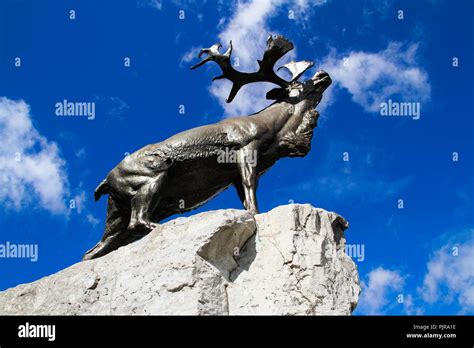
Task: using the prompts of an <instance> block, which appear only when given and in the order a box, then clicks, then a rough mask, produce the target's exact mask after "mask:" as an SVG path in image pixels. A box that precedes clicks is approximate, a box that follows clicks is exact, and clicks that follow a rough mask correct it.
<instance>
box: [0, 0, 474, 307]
mask: <svg viewBox="0 0 474 348" xmlns="http://www.w3.org/2000/svg"><path fill="white" fill-rule="evenodd" d="M71 10H73V11H75V12H74V14H75V18H74V19H71V12H70V11H71ZM180 11H184V12H180ZM400 11H403V12H400ZM180 14H181V17H182V16H183V14H184V18H182V19H181V18H180ZM472 18H473V4H472V2H471V1H435V0H432V1H428V0H426V1H360V0H357V1H349V0H347V1H342V0H327V1H324V0H313V1H310V0H268V1H267V0H248V1H240V2H236V3H234V2H225V1H210V0H209V1H157V0H155V1H148V0H137V1H132V0H130V1H111V0H107V1H92V0H90V1H89V0H88V1H73V0H70V1H42V2H39V1H33V0H30V1H20V0H18V1H10V0H6V1H2V2H1V4H0V76H1V78H0V209H1V210H0V212H1V213H0V244H5V243H6V242H10V243H16V244H32V243H33V244H37V245H38V250H39V254H38V260H37V261H36V262H31V261H30V260H29V259H15V258H0V290H1V289H6V288H9V287H12V286H16V285H18V284H21V283H25V282H30V281H33V280H36V279H38V278H40V277H43V276H46V275H49V274H52V273H54V272H57V271H59V270H61V269H63V268H65V267H67V266H69V265H72V264H74V263H76V262H78V261H79V260H80V258H81V256H82V254H83V253H84V251H85V250H87V249H89V248H90V247H91V246H92V245H94V244H95V243H96V242H97V241H98V240H99V239H100V237H101V235H102V229H103V225H104V218H105V207H106V200H105V199H103V200H101V201H100V202H98V203H94V202H93V196H92V193H93V190H94V188H95V187H96V185H97V184H98V183H99V182H100V181H101V180H102V179H103V178H104V177H105V176H106V175H107V173H108V171H109V170H111V169H112V168H113V167H114V166H115V165H116V164H117V163H118V162H119V161H120V160H121V159H122V158H123V156H124V154H125V153H127V152H133V151H135V150H137V149H138V148H140V147H142V146H144V145H146V144H149V143H154V142H158V141H161V140H163V139H166V138H167V137H169V136H171V135H173V134H175V133H176V132H179V131H182V130H185V129H189V128H192V127H196V126H200V125H203V124H208V123H212V122H216V121H219V120H221V119H222V118H223V117H229V116H237V115H241V114H243V115H245V114H249V113H252V112H255V111H258V110H259V108H262V107H264V106H265V105H266V101H265V99H264V95H265V92H266V91H268V89H269V86H268V85H265V84H262V85H254V86H246V87H245V88H244V89H243V90H242V91H241V92H240V93H239V95H238V96H237V98H236V99H235V101H234V102H233V103H232V104H225V98H226V96H227V94H228V87H229V85H228V84H227V83H226V82H225V81H222V82H221V81H220V82H215V83H214V84H212V83H211V77H213V76H216V75H217V74H218V68H217V67H215V66H211V65H209V66H208V67H204V68H201V69H198V70H196V71H191V70H189V69H188V67H189V66H191V65H192V64H193V63H194V62H196V54H197V50H198V49H199V48H200V47H203V46H204V47H208V46H210V45H211V44H213V43H215V42H222V44H223V45H224V47H227V42H228V41H229V39H232V40H233V43H234V53H233V55H234V57H237V58H239V68H240V69H242V70H247V71H251V70H255V67H256V59H259V58H260V56H261V55H262V53H263V49H264V46H265V40H266V38H267V36H268V34H269V33H273V34H277V33H278V34H283V35H285V36H287V37H288V38H290V39H291V40H292V41H293V42H294V44H295V47H296V49H295V50H294V51H293V52H292V53H291V54H289V55H288V57H285V58H284V60H283V61H288V60H290V59H298V60H303V59H305V60H313V61H314V62H315V67H316V68H324V69H325V70H326V71H327V72H328V73H329V74H330V75H331V76H332V78H333V80H334V84H333V86H331V87H330V89H329V90H328V91H326V93H325V97H324V98H323V101H322V102H321V104H320V106H319V107H318V110H319V111H320V113H321V117H320V121H319V125H318V128H317V129H316V131H315V136H314V138H313V146H312V151H311V153H310V154H309V155H308V156H307V157H305V158H300V159H296V158H293V159H284V160H281V161H280V162H278V163H277V165H275V166H274V167H273V168H272V169H271V170H270V172H269V173H267V174H266V175H265V176H263V177H262V178H261V180H260V185H259V191H258V199H259V205H260V209H261V210H262V211H268V210H271V209H272V208H274V207H276V206H278V205H282V204H287V203H288V202H290V201H293V202H295V203H310V204H312V205H313V206H316V207H321V208H324V209H326V210H330V211H335V212H337V213H339V214H341V215H342V216H344V217H345V218H346V219H347V220H348V221H349V223H350V228H349V229H348V230H347V232H346V236H347V241H348V243H350V244H357V245H361V246H364V257H363V260H362V261H358V260H357V259H356V260H355V261H356V262H357V264H358V267H359V272H360V276H361V281H362V283H363V287H364V292H363V295H362V298H361V301H360V303H359V307H358V308H357V310H356V312H355V313H356V314H402V315H403V314H408V315H411V314H473V313H474V275H473V273H474V271H473V264H474V259H473V257H474V256H473V255H474V254H473V231H474V219H473V211H474V209H473V208H474V207H473V201H472V197H473V193H474V189H473V188H474V186H473V156H472V150H473V148H474V147H473V145H474V144H473V131H474V128H473V121H472V117H473V106H472V100H473V83H472V77H473V68H472V59H473V49H472V47H473V31H474V29H473V28H474V27H473V22H472ZM127 57H128V58H130V66H129V67H126V66H124V59H125V58H127ZM17 58H19V59H20V60H18V59H17ZM455 58H456V59H455ZM310 73H314V71H311V72H310ZM64 99H66V100H68V101H82V102H94V103H95V105H96V110H95V118H94V119H91V120H88V119H87V117H58V116H56V115H55V104H56V103H58V102H62V101H63V100H64ZM389 99H390V100H392V101H394V102H409V103H416V104H417V103H419V104H417V105H420V117H419V118H418V119H414V117H410V116H403V117H401V116H399V117H387V116H382V115H381V114H380V104H381V103H383V102H388V100H389ZM180 106H184V110H185V113H184V114H180V113H179V110H180ZM344 156H345V158H346V159H347V158H348V160H347V161H345V160H344ZM456 156H457V157H456ZM71 200H73V201H74V204H75V207H74V208H73V209H71V208H70V201H71ZM399 200H403V208H400V201H399ZM221 208H239V209H240V208H241V205H240V202H239V200H238V198H237V195H236V193H235V190H234V189H230V190H228V191H226V192H224V193H223V194H221V195H220V196H219V197H217V198H216V199H215V200H213V201H211V202H210V203H208V204H207V205H205V206H204V207H202V208H200V209H199V210H197V211H195V212H192V213H193V214H194V213H197V212H201V211H206V210H212V209H221ZM400 295H402V296H400Z"/></svg>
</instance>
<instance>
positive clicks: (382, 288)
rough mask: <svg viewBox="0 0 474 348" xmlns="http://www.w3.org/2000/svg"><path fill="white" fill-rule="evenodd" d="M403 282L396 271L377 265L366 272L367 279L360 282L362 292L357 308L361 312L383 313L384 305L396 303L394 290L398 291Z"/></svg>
mask: <svg viewBox="0 0 474 348" xmlns="http://www.w3.org/2000/svg"><path fill="white" fill-rule="evenodd" d="M404 283H405V280H404V278H403V277H402V276H401V275H400V273H399V272H398V271H391V270H388V269H385V268H383V267H378V268H376V269H374V270H372V271H371V272H370V273H369V274H368V281H367V283H366V282H362V283H361V285H362V294H361V297H360V300H359V305H358V310H360V311H361V313H364V314H369V315H376V314H383V312H384V309H385V307H386V306H387V305H388V304H390V303H391V302H393V303H396V301H397V297H396V296H397V294H396V293H395V292H396V291H400V290H401V289H402V288H403V285H404Z"/></svg>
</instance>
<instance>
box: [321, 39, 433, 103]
mask: <svg viewBox="0 0 474 348" xmlns="http://www.w3.org/2000/svg"><path fill="white" fill-rule="evenodd" d="M417 49H418V45H416V44H412V45H410V46H408V47H407V48H406V49H404V46H403V45H402V44H401V43H395V42H391V43H390V44H389V45H388V46H387V48H386V49H385V50H382V51H380V52H377V53H369V52H362V51H352V52H350V53H349V54H348V55H346V56H341V55H339V54H337V53H336V52H335V51H333V52H332V53H331V54H330V55H329V56H328V57H326V59H325V60H324V62H323V65H322V67H323V69H324V70H326V71H327V72H328V73H329V74H330V75H331V77H332V79H333V81H334V83H335V85H336V86H337V87H339V88H344V89H346V90H347V91H348V92H349V93H350V94H351V95H352V100H353V101H354V102H355V103H357V104H359V105H361V106H362V107H363V108H364V110H365V111H368V112H377V111H379V110H380V103H382V102H385V101H387V100H388V99H389V98H394V97H397V98H400V101H409V102H420V103H422V102H426V101H428V100H429V99H430V94H431V86H430V83H429V80H428V74H427V73H426V72H425V71H424V70H423V69H422V68H421V67H420V66H418V65H417V62H416V52H417Z"/></svg>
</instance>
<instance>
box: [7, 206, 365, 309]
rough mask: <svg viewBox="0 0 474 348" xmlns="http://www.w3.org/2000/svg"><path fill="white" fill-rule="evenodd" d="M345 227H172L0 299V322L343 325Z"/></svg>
mask: <svg viewBox="0 0 474 348" xmlns="http://www.w3.org/2000/svg"><path fill="white" fill-rule="evenodd" d="M347 226H348V225H347V222H346V221H345V220H344V219H343V218H342V217H341V216H339V215H337V214H335V213H332V212H327V211H325V210H323V209H319V208H314V207H312V206H310V205H307V204H305V205H298V204H292V205H286V206H280V207H277V208H275V209H273V210H271V211H270V212H268V213H264V214H259V215H257V216H255V217H253V216H252V215H250V214H249V213H247V212H246V211H243V210H234V209H228V210H217V211H210V212H205V213H201V214H197V215H194V216H191V217H187V218H185V217H180V218H177V219H175V220H172V221H169V222H167V223H165V224H163V225H160V226H159V227H157V228H156V229H155V230H153V231H152V232H151V233H150V234H149V235H147V236H146V237H144V238H142V239H141V240H139V241H137V242H135V243H132V244H130V245H127V246H124V247H122V248H120V249H118V250H116V251H114V252H112V253H110V254H108V255H106V256H104V257H101V258H99V259H94V260H90V261H85V262H80V263H77V264H75V265H73V266H71V267H69V268H66V269H64V270H62V271H60V272H58V273H56V274H53V275H51V276H48V277H45V278H42V279H40V280H38V281H35V282H33V283H29V284H24V285H19V286H17V287H15V288H12V289H8V290H6V291H3V292H0V314H2V315H4V314H32V315H40V314H41V315H53V314H54V315H102V314H105V315H123V314H139V315H143V314H145V315H146V314H160V315H165V314H171V315H181V314H189V315H245V314H273V315H350V314H351V313H352V311H353V310H354V308H355V307H356V305H357V302H358V299H359V293H360V287H359V277H358V272H357V267H356V265H355V263H354V262H353V261H352V259H351V258H350V257H348V256H347V255H346V254H345V243H346V241H345V235H344V230H345V229H346V228H347Z"/></svg>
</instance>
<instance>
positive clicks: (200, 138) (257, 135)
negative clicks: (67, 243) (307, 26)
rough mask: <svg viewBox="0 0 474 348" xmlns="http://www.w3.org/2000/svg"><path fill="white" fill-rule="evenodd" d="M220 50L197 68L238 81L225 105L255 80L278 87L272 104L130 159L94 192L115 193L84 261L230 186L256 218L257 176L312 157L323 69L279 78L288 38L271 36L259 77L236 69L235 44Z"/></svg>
mask: <svg viewBox="0 0 474 348" xmlns="http://www.w3.org/2000/svg"><path fill="white" fill-rule="evenodd" d="M220 47H221V45H220V44H215V45H213V46H212V47H210V48H207V49H202V50H201V52H200V54H199V57H201V56H202V55H203V54H206V55H207V57H206V58H205V59H204V60H202V61H201V62H199V63H198V64H196V65H195V66H193V67H192V68H191V69H195V68H197V67H199V66H201V65H203V64H204V63H206V62H209V61H214V62H216V63H217V64H218V65H219V67H220V68H221V70H222V75H220V76H218V77H215V78H214V79H213V80H216V79H223V78H226V79H229V80H230V81H232V83H233V84H232V89H231V91H230V94H229V97H228V99H227V102H231V101H232V100H233V99H234V97H235V95H236V94H237V92H238V91H239V89H240V88H241V87H242V86H244V85H246V84H249V83H252V82H272V83H274V84H276V85H278V87H277V88H274V89H272V90H271V91H269V92H268V93H267V99H271V100H275V102H274V103H273V104H271V105H270V106H268V107H266V108H265V109H263V110H261V111H259V112H257V113H255V114H253V115H250V116H243V117H235V118H228V119H224V120H222V121H221V122H219V123H216V124H210V125H207V126H202V127H197V128H194V129H190V130H187V131H184V132H181V133H178V134H176V135H174V136H172V137H171V138H168V139H166V140H163V141H162V142H159V143H156V144H151V145H147V146H145V147H144V148H142V149H140V150H138V151H136V152H135V153H133V154H131V155H128V156H127V157H125V158H124V159H123V160H122V162H120V163H119V164H118V165H117V166H116V167H115V168H114V169H112V170H111V171H110V173H109V174H108V175H107V177H106V179H105V180H103V181H102V183H101V184H100V185H99V186H98V187H97V189H96V191H95V195H94V196H95V200H96V201H97V200H98V199H99V198H100V197H101V196H102V195H104V194H108V195H109V197H108V206H107V220H106V225H105V232H104V235H103V237H102V240H101V241H100V242H99V243H98V244H97V245H95V246H94V247H93V248H92V249H91V250H89V251H88V252H86V254H85V255H84V260H88V259H93V258H97V257H100V256H102V255H105V254H107V253H109V252H111V251H113V250H115V249H117V248H119V247H120V246H122V245H126V244H128V243H131V242H133V241H135V240H137V239H139V238H141V237H143V236H144V235H146V234H147V233H149V232H150V231H151V230H152V229H153V228H154V227H155V226H156V223H158V222H160V221H161V220H163V219H165V218H167V217H169V216H171V215H174V214H177V213H182V212H185V211H190V210H193V209H196V208H197V207H199V206H201V205H203V204H204V203H206V202H208V201H209V200H210V199H212V198H213V197H214V196H216V195H217V194H219V193H220V192H222V191H223V190H225V189H226V188H228V187H229V186H231V185H233V186H235V188H236V190H237V194H238V195H239V198H240V199H241V201H242V203H243V205H244V207H245V209H247V210H248V211H249V212H251V213H252V214H256V213H258V206H257V198H256V189H257V183H258V178H259V176H260V175H262V174H263V173H265V172H266V171H267V170H268V169H269V168H270V167H271V166H272V165H273V164H274V163H275V162H276V161H277V160H278V159H280V158H282V157H302V156H305V155H306V154H307V153H308V152H309V150H310V147H311V138H312V136H313V128H314V127H316V122H317V120H318V116H319V114H318V112H317V111H315V107H316V106H317V105H318V104H319V102H320V101H321V98H322V94H323V92H324V91H325V90H326V88H327V87H328V86H329V85H330V84H331V79H330V77H329V75H328V74H327V73H326V72H324V71H318V72H317V73H316V74H315V75H314V76H313V77H312V78H310V79H308V80H307V81H303V82H300V81H298V78H299V77H300V76H301V75H302V74H303V73H304V72H305V71H306V70H307V69H309V68H310V67H312V66H313V63H312V62H307V61H302V62H290V63H288V64H285V65H283V66H282V67H284V68H286V69H287V70H288V71H289V72H290V73H291V74H292V76H293V77H292V78H291V80H290V81H286V80H284V79H282V78H281V77H279V76H278V75H277V74H276V73H275V71H274V66H275V63H276V62H277V61H278V60H279V59H280V58H281V57H282V56H283V55H285V54H286V53H287V52H289V51H290V50H292V49H293V44H292V43H291V42H290V41H288V40H287V39H285V38H284V37H282V36H270V37H269V38H268V41H267V48H266V50H265V53H264V55H263V58H262V60H259V61H258V64H259V69H258V71H257V72H253V73H246V72H240V71H237V70H235V69H234V68H233V67H232V65H231V60H230V59H231V53H232V42H230V43H229V48H228V49H227V51H226V52H225V53H224V54H221V53H220V52H219V49H220ZM282 67H280V68H282Z"/></svg>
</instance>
